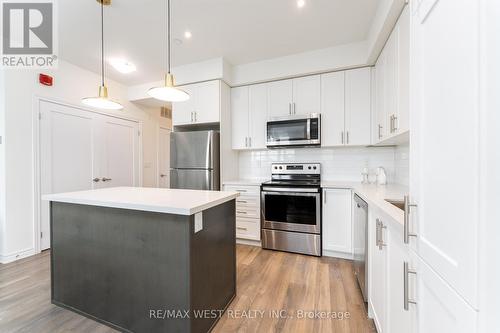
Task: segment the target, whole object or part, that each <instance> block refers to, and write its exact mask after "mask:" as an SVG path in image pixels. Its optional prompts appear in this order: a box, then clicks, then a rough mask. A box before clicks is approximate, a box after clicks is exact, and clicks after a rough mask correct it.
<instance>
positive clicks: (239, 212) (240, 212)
mask: <svg viewBox="0 0 500 333" xmlns="http://www.w3.org/2000/svg"><path fill="white" fill-rule="evenodd" d="M236 213H238V214H248V213H247V212H242V211H240V210H237V211H236Z"/></svg>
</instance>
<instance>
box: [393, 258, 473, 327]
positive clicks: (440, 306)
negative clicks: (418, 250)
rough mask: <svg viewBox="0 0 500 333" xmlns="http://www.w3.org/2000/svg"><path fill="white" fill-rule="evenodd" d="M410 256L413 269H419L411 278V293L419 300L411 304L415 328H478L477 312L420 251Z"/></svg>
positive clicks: (413, 297)
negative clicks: (426, 260) (428, 263)
mask: <svg viewBox="0 0 500 333" xmlns="http://www.w3.org/2000/svg"><path fill="white" fill-rule="evenodd" d="M411 257H412V258H411V263H410V269H413V270H415V271H416V273H417V274H416V275H413V274H410V276H409V280H408V281H409V297H410V298H411V299H414V300H415V301H416V302H417V304H410V305H409V311H410V315H411V318H412V319H411V320H412V329H413V332H414V333H419V332H426V333H427V332H429V333H434V332H436V333H438V332H454V333H473V332H476V330H477V317H478V312H477V311H475V310H474V309H473V308H472V307H471V306H470V305H469V304H467V302H465V300H464V299H463V298H462V297H460V295H458V294H457V293H456V292H455V290H453V288H452V287H451V286H450V285H448V284H447V283H446V282H445V281H444V280H443V279H442V278H441V277H440V276H439V275H438V274H437V273H436V272H435V271H434V270H433V269H432V268H431V267H429V266H428V265H427V264H426V263H425V262H424V261H423V260H422V259H421V258H420V257H419V256H418V255H416V254H415V253H412V254H411ZM401 332H405V331H401ZM406 332H407V331H406Z"/></svg>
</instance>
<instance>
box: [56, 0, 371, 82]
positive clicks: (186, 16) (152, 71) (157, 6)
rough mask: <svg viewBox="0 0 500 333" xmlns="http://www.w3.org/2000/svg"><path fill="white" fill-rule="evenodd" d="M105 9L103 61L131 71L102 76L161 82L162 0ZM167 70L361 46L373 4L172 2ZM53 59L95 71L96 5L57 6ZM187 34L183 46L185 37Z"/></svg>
mask: <svg viewBox="0 0 500 333" xmlns="http://www.w3.org/2000/svg"><path fill="white" fill-rule="evenodd" d="M112 1H113V3H112V6H111V7H106V8H105V32H106V57H109V58H110V57H123V58H126V59H127V60H129V61H132V62H133V63H134V64H135V65H136V66H137V69H138V70H137V72H135V73H133V74H128V75H124V74H121V73H118V72H117V71H115V70H114V69H113V68H111V67H110V66H108V69H107V75H108V76H109V77H110V78H112V79H114V80H116V81H118V82H121V83H124V84H126V85H135V84H140V83H145V82H151V81H156V80H161V79H162V77H163V73H164V68H165V65H164V64H165V38H166V37H165V34H166V31H165V30H166V29H165V16H166V14H165V13H166V9H165V5H166V0H141V1H138V0H112ZM171 3H172V25H173V38H177V39H180V40H182V41H183V42H182V44H180V45H179V44H177V43H174V42H173V43H172V53H173V55H172V65H173V66H178V65H184V64H189V63H194V62H198V61H203V60H207V59H212V58H217V57H224V58H225V59H226V60H228V61H229V62H230V63H232V64H233V65H238V64H244V63H249V62H254V61H258V60H264V59H270V58H275V57H280V56H285V55H290V54H294V53H300V52H304V51H310V50H316V49H321V48H326V47H331V46H335V45H341V44H346V43H352V42H358V41H362V40H365V39H366V38H367V35H368V31H369V28H370V26H371V22H372V18H373V17H374V15H375V12H376V8H377V5H378V3H379V1H377V0H306V5H305V7H304V8H302V9H299V8H297V5H296V0H171ZM58 4H59V54H60V57H61V58H62V59H64V60H67V61H69V62H71V63H73V64H75V65H78V66H81V67H83V68H86V69H89V70H92V71H95V72H98V71H99V56H100V53H99V52H100V51H99V50H100V44H99V43H100V39H99V38H100V8H99V4H98V3H97V2H96V1H95V0H71V1H67V0H65V1H59V2H58ZM185 30H189V31H191V32H192V34H193V37H192V38H191V39H190V40H186V39H185V38H184V37H183V35H184V31H185Z"/></svg>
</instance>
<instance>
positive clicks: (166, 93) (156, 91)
mask: <svg viewBox="0 0 500 333" xmlns="http://www.w3.org/2000/svg"><path fill="white" fill-rule="evenodd" d="M167 19H168V22H167V48H168V50H167V74H166V75H165V84H164V85H163V86H161V87H155V88H151V89H149V90H148V95H149V96H151V97H153V98H155V99H158V100H160V101H164V102H184V101H187V100H188V99H189V94H188V93H187V92H185V91H184V90H181V89H179V88H176V87H175V83H174V76H173V75H172V73H170V55H171V51H170V49H171V48H170V28H171V27H170V22H171V19H170V0H167Z"/></svg>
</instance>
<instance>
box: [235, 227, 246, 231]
mask: <svg viewBox="0 0 500 333" xmlns="http://www.w3.org/2000/svg"><path fill="white" fill-rule="evenodd" d="M236 229H238V230H243V231H247V230H248V229H247V228H243V227H236Z"/></svg>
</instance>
